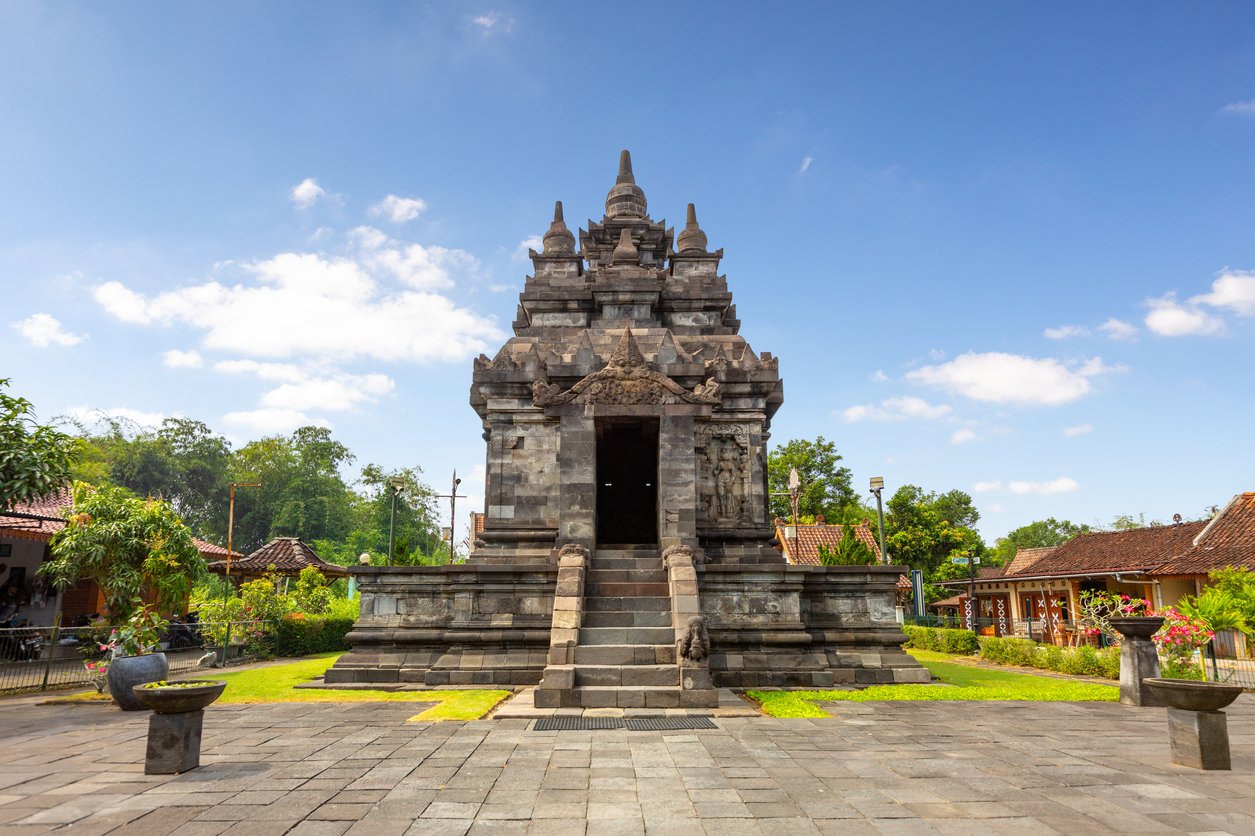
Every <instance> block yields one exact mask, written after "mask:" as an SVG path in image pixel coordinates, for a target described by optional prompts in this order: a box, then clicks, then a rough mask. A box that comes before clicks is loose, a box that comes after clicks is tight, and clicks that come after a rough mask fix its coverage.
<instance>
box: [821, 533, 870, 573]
mask: <svg viewBox="0 0 1255 836" xmlns="http://www.w3.org/2000/svg"><path fill="white" fill-rule="evenodd" d="M819 562H820V564H821V565H823V566H870V565H871V564H873V563H875V562H876V555H875V554H873V553H872V550H871V549H869V548H867V544H866V543H864V542H863V541H862V540H860V539H859V538H858V537H857V535H855V533H854V526H852V525H847V526H845V528H844V530H843V531H842V532H841V539H840V540H838V541H837V545H836V548H832V549H830V548H828V547H827V546H826V545H824V544H822V543H821V544H820V546H819Z"/></svg>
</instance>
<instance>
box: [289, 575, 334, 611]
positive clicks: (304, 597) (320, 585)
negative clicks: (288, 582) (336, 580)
mask: <svg viewBox="0 0 1255 836" xmlns="http://www.w3.org/2000/svg"><path fill="white" fill-rule="evenodd" d="M291 597H292V601H293V603H294V604H295V605H296V609H298V610H300V611H301V612H304V613H309V614H310V615H322V614H323V613H325V612H326V611H327V608H328V607H330V606H331V590H330V589H328V588H327V579H326V578H325V577H323V574H322V572H319V571H318V570H317V569H315V568H314V567H313V566H306V567H305V568H304V569H302V570H301V574H300V575H299V576H297V579H296V583H295V584H293V586H292V593H291Z"/></svg>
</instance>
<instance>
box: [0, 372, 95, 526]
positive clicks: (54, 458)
mask: <svg viewBox="0 0 1255 836" xmlns="http://www.w3.org/2000/svg"><path fill="white" fill-rule="evenodd" d="M8 385H9V379H8V378H0V508H8V507H9V506H10V505H12V504H13V503H15V502H29V501H31V500H34V499H42V498H43V497H46V496H48V495H49V494H52V493H54V492H55V491H56V490H57V489H58V488H61V487H63V486H64V485H65V484H66V483H67V482H68V481H69V478H70V466H71V463H72V461H73V459H74V456H75V454H76V453H77V451H78V441H77V440H76V439H75V438H73V437H71V436H68V435H66V434H65V433H62V432H58V431H57V430H55V429H53V428H51V427H46V426H41V425H39V424H38V423H36V421H35V413H34V410H33V408H32V407H31V403H30V401H28V400H26V399H25V398H18V397H14V396H13V395H10V394H9V393H8V392H6V391H4V390H5V389H6V388H8Z"/></svg>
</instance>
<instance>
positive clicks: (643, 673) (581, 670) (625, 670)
mask: <svg viewBox="0 0 1255 836" xmlns="http://www.w3.org/2000/svg"><path fill="white" fill-rule="evenodd" d="M679 683H680V668H679V666H677V665H576V666H575V686H576V687H577V688H580V687H616V688H618V687H628V688H631V687H643V686H649V687H658V686H672V687H678V686H679Z"/></svg>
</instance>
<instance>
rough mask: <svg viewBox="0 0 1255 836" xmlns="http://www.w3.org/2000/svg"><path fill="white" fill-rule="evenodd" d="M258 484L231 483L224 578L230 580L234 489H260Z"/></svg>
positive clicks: (233, 525)
mask: <svg viewBox="0 0 1255 836" xmlns="http://www.w3.org/2000/svg"><path fill="white" fill-rule="evenodd" d="M260 487H261V483H260V482H232V483H231V491H230V497H231V498H230V501H229V502H228V510H227V571H226V578H227V580H228V581H230V580H231V536H232V535H233V534H234V533H235V489H236V488H260Z"/></svg>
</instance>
